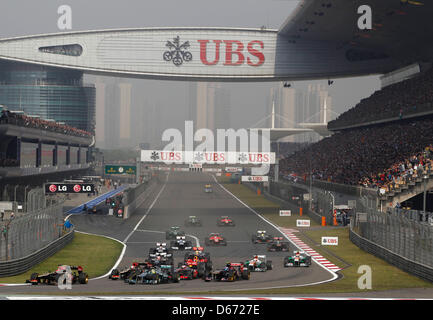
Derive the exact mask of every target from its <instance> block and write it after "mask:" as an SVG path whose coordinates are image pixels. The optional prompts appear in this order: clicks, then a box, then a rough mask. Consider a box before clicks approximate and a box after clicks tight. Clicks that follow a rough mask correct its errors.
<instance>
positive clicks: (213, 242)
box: [204, 233, 227, 246]
mask: <svg viewBox="0 0 433 320" xmlns="http://www.w3.org/2000/svg"><path fill="white" fill-rule="evenodd" d="M204 243H205V245H206V246H226V245H227V241H226V239H225V238H224V237H223V236H222V235H221V234H219V233H211V234H210V235H209V236H208V237H207V238H206V239H205V240H204Z"/></svg>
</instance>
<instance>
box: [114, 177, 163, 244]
mask: <svg viewBox="0 0 433 320" xmlns="http://www.w3.org/2000/svg"><path fill="white" fill-rule="evenodd" d="M168 176H169V174H167V178H166V180H165V183H164V185H163V186H162V188H161V190H160V191H159V192H158V194H157V196H156V197H155V199H154V200H153V202H152V204H151V205H150V206H149V208H148V209H147V211H146V213H145V214H144V216H143V217H142V218H141V219H140V221H138V223H137V224H136V225H135V227H134V229H133V230H132V231H131V232H130V233H129V234H128V235H127V237H126V238H125V240H123V243H125V242H127V241H128V239H129V238H130V237H131V236H132V234H133V233H134V232H135V231H137V229H138V226H139V225H140V224H141V223H142V222H143V220H144V219H145V218H146V217H147V215H148V214H149V212H150V210H152V208H153V206H154V205H155V203H156V201H158V199H159V196H160V195H161V193H162V192H163V191H164V189H165V186H166V185H167V181H168Z"/></svg>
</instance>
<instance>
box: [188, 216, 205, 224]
mask: <svg viewBox="0 0 433 320" xmlns="http://www.w3.org/2000/svg"><path fill="white" fill-rule="evenodd" d="M201 226H202V223H201V220H200V219H199V218H197V217H196V216H189V217H188V220H186V221H185V227H201Z"/></svg>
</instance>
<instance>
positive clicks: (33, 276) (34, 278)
mask: <svg viewBox="0 0 433 320" xmlns="http://www.w3.org/2000/svg"><path fill="white" fill-rule="evenodd" d="M38 276H39V273H36V272H34V273H32V274H31V275H30V280H37V279H38ZM38 284H39V280H37V281H36V282H32V285H38Z"/></svg>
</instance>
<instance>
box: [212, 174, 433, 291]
mask: <svg viewBox="0 0 433 320" xmlns="http://www.w3.org/2000/svg"><path fill="white" fill-rule="evenodd" d="M224 180H225V181H224ZM224 180H223V179H221V180H220V182H222V183H223V185H224V187H225V188H226V189H227V190H229V191H230V192H232V193H233V194H234V195H235V196H237V197H238V198H239V199H241V200H242V201H243V202H245V203H246V204H247V205H248V206H250V207H251V208H253V209H254V210H256V211H257V212H258V213H260V214H262V215H263V217H265V218H267V219H268V220H270V221H271V222H273V223H274V224H276V225H278V226H280V227H287V228H293V229H297V230H298V231H299V232H297V233H296V235H297V237H298V238H300V239H301V240H302V241H304V242H305V243H306V244H307V245H309V246H310V247H311V248H312V249H314V250H316V251H317V252H319V253H320V254H321V255H322V256H324V257H325V258H326V259H328V260H329V261H331V262H332V263H334V264H336V265H338V266H339V267H342V268H343V270H342V271H340V274H341V275H342V277H341V278H340V279H338V280H336V281H333V282H329V283H325V284H320V285H315V286H307V287H297V288H282V289H272V290H255V291H251V292H250V293H254V294H270V293H272V294H286V293H291V294H293V293H297V294H317V293H344V292H350V293H356V292H365V290H361V289H359V288H358V279H359V277H360V276H361V274H358V268H359V267H360V266H361V265H368V266H370V268H371V270H372V290H373V291H384V290H395V289H402V288H433V284H432V283H430V282H427V281H424V280H422V279H420V278H417V277H415V276H412V275H410V274H409V273H407V272H404V271H402V270H400V269H398V268H396V267H394V266H392V265H390V264H388V263H387V262H386V261H384V260H382V259H380V258H377V257H375V256H374V255H371V254H369V253H367V252H365V251H363V250H361V249H360V248H358V247H357V246H356V245H354V244H353V243H352V242H351V241H350V239H349V230H348V228H341V227H332V226H326V227H322V226H320V225H319V224H317V223H315V222H314V220H312V219H310V221H311V227H310V228H297V227H296V219H299V218H302V219H308V215H305V214H303V216H302V217H300V216H299V212H295V213H294V212H292V216H291V217H280V216H279V205H277V204H275V203H273V202H272V201H270V200H268V199H266V198H265V197H264V196H263V195H257V194H256V193H255V192H254V191H252V190H250V189H249V188H247V187H246V186H244V185H238V184H231V183H228V182H227V180H226V179H224ZM322 236H336V237H338V246H321V237H322ZM232 293H235V292H233V291H232ZM239 293H244V294H245V293H247V292H239Z"/></svg>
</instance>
